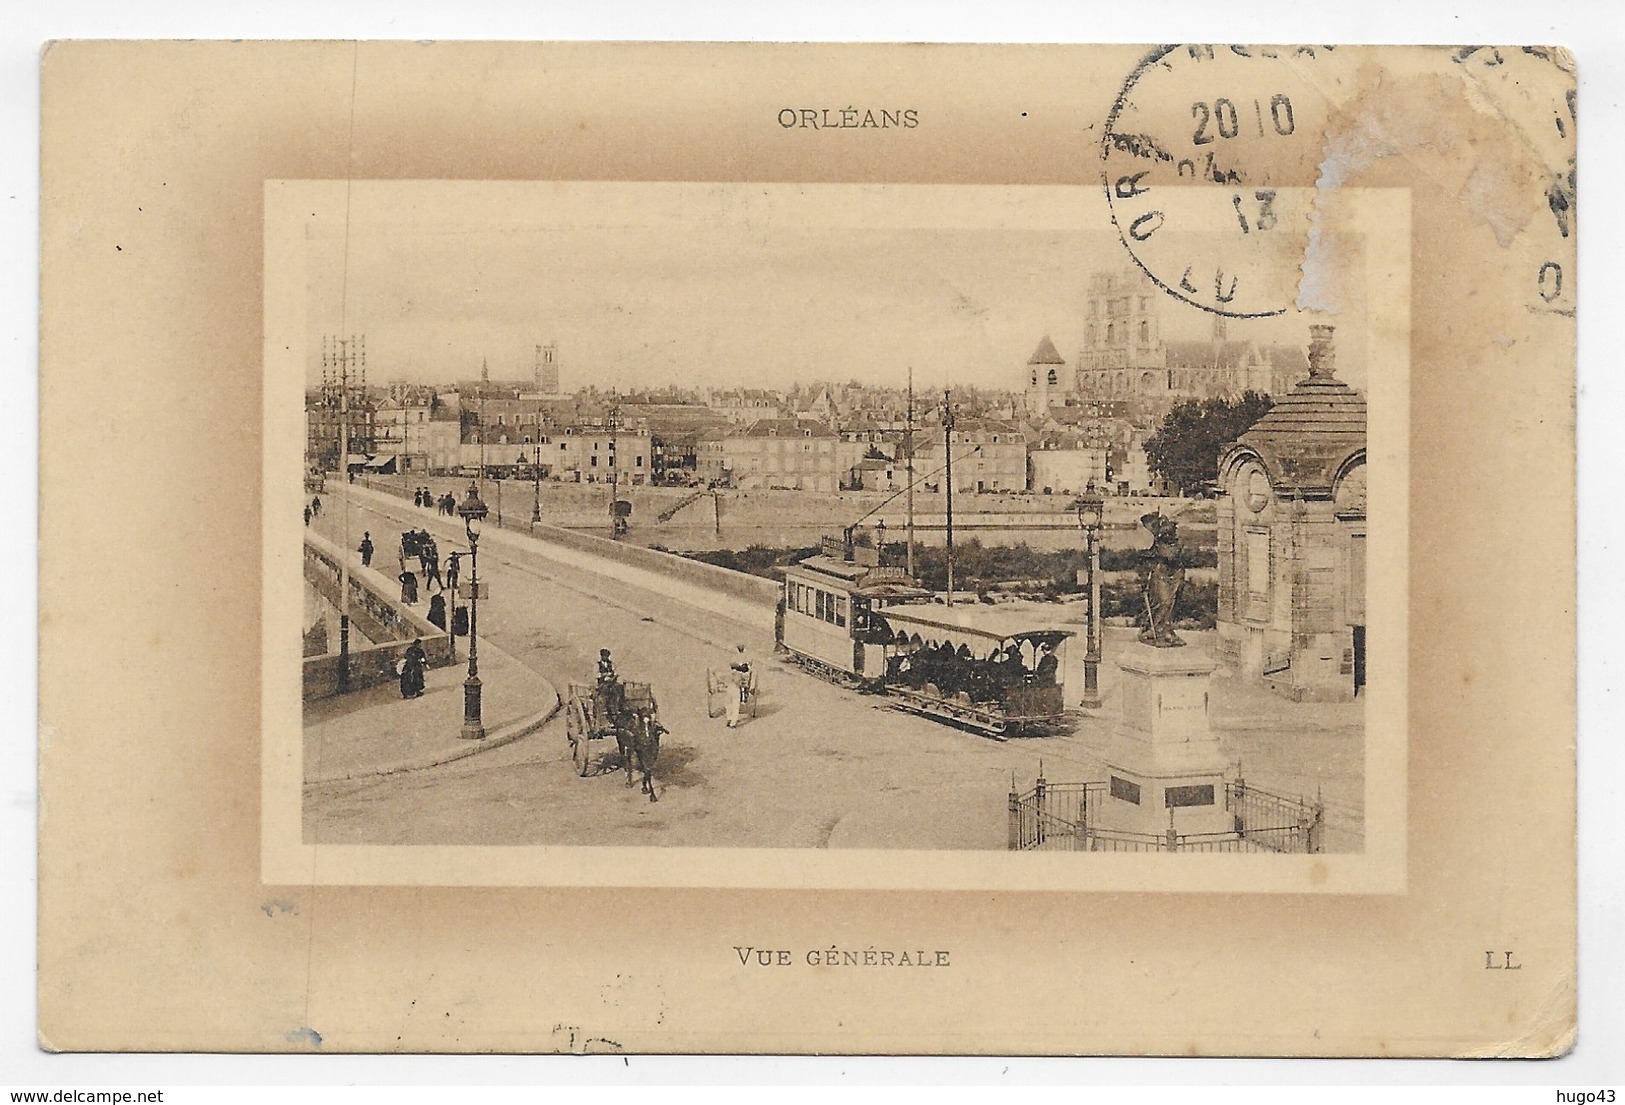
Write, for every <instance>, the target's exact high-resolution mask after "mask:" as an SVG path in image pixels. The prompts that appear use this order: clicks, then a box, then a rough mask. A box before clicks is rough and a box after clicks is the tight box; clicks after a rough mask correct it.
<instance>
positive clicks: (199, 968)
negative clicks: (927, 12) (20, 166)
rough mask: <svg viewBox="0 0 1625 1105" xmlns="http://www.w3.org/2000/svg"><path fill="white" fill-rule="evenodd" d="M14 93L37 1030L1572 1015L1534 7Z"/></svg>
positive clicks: (984, 1049)
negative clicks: (31, 311) (37, 104)
mask: <svg viewBox="0 0 1625 1105" xmlns="http://www.w3.org/2000/svg"><path fill="white" fill-rule="evenodd" d="M270 87H275V88H276V89H277V90H278V93H277V95H276V96H275V97H267V96H264V95H261V94H259V91H258V90H263V89H265V88H270ZM43 95H44V117H43V132H44V137H43V142H44V145H43V154H42V157H43V170H42V171H43V180H44V195H43V200H44V224H43V239H44V258H43V276H42V295H43V301H44V307H43V315H42V324H41V326H42V335H41V336H42V383H43V388H42V392H43V397H42V415H41V417H42V437H41V439H42V443H43V444H42V477H43V486H42V491H43V492H44V494H43V501H44V502H45V503H46V504H47V506H46V509H45V511H44V513H43V516H42V549H43V554H42V568H41V600H42V602H41V611H42V613H41V617H42V628H41V696H42V698H41V702H42V705H41V710H42V744H41V794H42V807H41V808H42V816H41V891H40V894H41V901H40V964H41V966H40V1026H41V1034H42V1039H43V1040H45V1041H46V1043H47V1044H48V1045H49V1046H51V1047H55V1048H63V1049H74V1050H98V1049H102V1050H121V1049H124V1050H217V1049H218V1050H233V1049H241V1050H314V1049H320V1050H338V1051H368V1050H400V1051H560V1050H566V1051H597V1050H625V1051H639V1052H653V1051H675V1052H716V1051H748V1052H775V1051H778V1052H815V1051H818V1052H829V1051H835V1052H853V1053H870V1052H886V1053H1001V1052H1004V1053H1067V1054H1072V1053H1080V1052H1082V1053H1103V1054H1170V1053H1180V1054H1234V1055H1316V1054H1324V1055H1547V1054H1554V1053H1557V1052H1560V1051H1562V1050H1563V1049H1564V1048H1565V1047H1567V1046H1568V1043H1569V1041H1570V1040H1571V1038H1572V1033H1573V1026H1574V997H1573V972H1574V956H1575V951H1574V920H1575V917H1574V842H1573V809H1574V799H1573V794H1574V792H1573V784H1574V778H1573V746H1572V727H1573V709H1574V707H1573V698H1572V693H1573V677H1574V666H1573V632H1572V623H1571V620H1570V617H1569V614H1568V610H1569V606H1568V603H1569V598H1568V596H1571V595H1572V588H1573V576H1572V568H1571V564H1572V559H1573V509H1572V482H1571V481H1572V458H1573V429H1572V426H1573V390H1572V388H1573V383H1572V380H1573V365H1574V323H1573V294H1574V280H1575V274H1574V245H1573V243H1574V233H1575V225H1574V215H1575V194H1574V175H1573V164H1574V162H1573V158H1574V106H1575V105H1574V98H1573V97H1574V80H1573V69H1572V63H1571V62H1570V61H1569V59H1568V58H1567V57H1566V55H1563V54H1562V53H1561V52H1557V51H1548V50H1541V49H1514V48H1501V49H1491V48H1483V49H1475V50H1462V51H1456V50H1445V49H1437V48H1349V47H1325V46H1317V47H1301V48H1288V47H1232V46H1212V47H1207V46H1180V47H1174V48H1157V49H1147V48H1136V47H1051V48H1015V47H954V46H914V47H807V46H771V45H753V46H715V45H517V44H515V45H471V44H433V45H429V44H404V43H402V44H387V43H366V44H349V43H320V44H299V43H285V44H268V43H259V44H252V43H242V44H165V43H144V44H120V43H64V44H59V45H56V46H54V47H53V48H52V49H51V50H50V51H49V53H48V54H47V56H46V60H45V64H44V69H43ZM1249 391H1250V392H1257V393H1267V394H1269V395H1270V396H1271V398H1272V400H1273V407H1272V409H1271V410H1270V412H1269V413H1268V414H1264V415H1262V417H1256V416H1257V415H1258V414H1259V411H1257V410H1254V411H1253V412H1252V413H1253V416H1254V417H1255V418H1256V420H1252V421H1251V424H1250V426H1249V425H1248V424H1246V423H1242V424H1240V425H1238V426H1237V427H1236V428H1235V429H1234V430H1233V431H1232V433H1231V434H1230V435H1228V436H1227V437H1226V438H1225V439H1224V440H1222V441H1219V442H1218V443H1217V444H1218V446H1220V447H1221V448H1220V450H1219V451H1220V452H1221V460H1220V464H1219V466H1218V467H1217V469H1216V470H1215V471H1214V472H1213V475H1212V477H1211V478H1210V479H1208V480H1206V481H1204V480H1200V479H1197V480H1193V481H1187V483H1186V484H1185V486H1182V487H1175V486H1171V485H1169V484H1168V483H1166V482H1161V481H1159V480H1158V478H1157V476H1158V473H1159V471H1160V469H1154V468H1153V466H1152V464H1151V462H1150V459H1149V456H1150V455H1151V454H1155V453H1156V451H1157V446H1156V444H1155V443H1154V441H1153V440H1152V439H1153V437H1154V435H1155V434H1156V432H1157V431H1158V430H1159V429H1161V428H1162V426H1163V420H1164V419H1165V418H1167V417H1168V416H1169V414H1170V412H1172V411H1173V410H1174V409H1175V408H1176V406H1177V405H1178V404H1180V403H1181V402H1182V401H1187V400H1192V401H1196V402H1203V401H1210V402H1218V401H1219V400H1221V399H1223V400H1226V401H1228V402H1232V403H1234V402H1237V401H1238V400H1239V397H1240V396H1241V395H1242V394H1243V393H1245V392H1249ZM87 415H88V417H87ZM109 435H111V436H112V444H113V445H115V446H116V448H117V452H118V455H120V456H122V457H126V458H128V461H129V463H128V464H127V465H126V466H125V467H124V468H123V469H122V470H121V471H119V472H116V473H111V474H109V473H105V472H102V473H99V474H98V475H97V476H96V477H95V478H94V479H92V478H90V477H89V476H88V475H87V470H86V469H85V468H84V466H83V465H82V464H81V463H80V461H79V459H78V458H83V457H84V456H87V455H91V454H93V453H95V454H100V453H103V452H105V451H106V450H107V449H108V447H109V443H110V442H109ZM1148 444H1149V445H1150V449H1149V452H1148ZM611 458H613V463H612V462H611ZM950 466H951V474H950ZM351 473H353V475H354V479H353V480H352V479H351V478H350V475H351ZM470 483H472V484H473V487H472V492H473V494H472V495H470V493H469V492H470V487H469V485H470ZM910 487H912V488H913V493H912V494H908V489H909V488H910ZM1170 491H1180V492H1185V494H1174V495H1170V494H1167V492H1170ZM424 493H427V494H428V496H429V498H430V499H431V500H432V504H431V505H429V506H424V505H421V495H422V494H424ZM415 497H418V499H419V501H414V498H415ZM175 502H195V503H200V504H206V506H207V509H206V510H200V511H196V512H194V516H195V518H196V525H195V526H194V527H193V529H192V530H191V531H190V532H188V533H187V534H186V535H184V537H183V536H182V535H181V534H180V533H179V532H178V531H173V530H169V529H166V528H163V527H153V526H152V525H151V524H150V519H151V518H153V517H157V516H160V515H161V514H162V513H163V512H164V511H166V510H169V509H171V508H172V507H173V504H174V503H175ZM63 503H73V504H74V508H73V509H72V510H67V509H64V508H62V507H60V506H56V507H53V506H52V505H51V504H63ZM620 503H625V504H627V505H626V506H625V507H621V506H619V505H616V504H620ZM1096 504H1098V505H1096ZM460 508H461V513H459V509H460ZM481 509H483V512H484V513H483V519H482V525H481V526H479V527H470V526H469V525H467V524H466V519H467V517H468V515H469V514H471V513H472V514H474V515H479V514H480V512H481ZM307 510H309V511H310V513H309V515H308V516H306V517H304V518H302V517H301V516H302V515H304V514H305V512H306V511H307ZM437 511H438V512H437ZM1096 512H1098V513H1096ZM950 515H952V517H953V523H952V524H953V526H954V527H955V528H954V534H955V541H956V545H955V554H954V558H953V560H952V561H951V562H952V563H953V564H954V565H955V569H953V570H956V571H957V573H958V574H957V575H956V576H955V577H953V580H954V581H953V582H952V583H949V582H948V577H946V576H943V575H941V574H939V573H942V572H944V571H947V570H949V569H948V564H949V563H950V559H949V557H948V554H947V544H948V533H949V528H948V527H949V521H948V520H949V517H950ZM1170 522H1171V523H1172V525H1171V526H1170V525H1169V523H1170ZM475 528H477V533H475V532H471V530H472V529H475ZM136 532H139V533H142V534H144V535H145V539H144V540H142V541H140V542H129V541H119V542H112V541H110V537H111V536H112V535H115V534H125V535H128V534H130V533H136ZM362 534H365V535H366V537H367V541H368V545H369V546H370V548H369V549H367V550H365V551H364V550H363V549H361V548H358V545H359V543H360V541H361V535H362ZM403 534H410V540H408V541H403V540H402V537H403ZM419 534H426V535H427V538H426V539H424V538H420V537H419V536H418V535H419ZM1163 535H1166V537H1164V536H1163ZM825 536H828V537H829V538H831V539H832V540H831V541H830V542H828V543H826V542H825V541H824V540H823V538H824V537H825ZM1153 536H1155V538H1156V539H1155V541H1153ZM476 537H477V542H478V543H477V545H476V543H475V538H476ZM245 538H246V540H245ZM115 544H116V546H117V547H116V548H115ZM427 546H432V548H429V547H427ZM809 551H811V553H812V555H810V556H809V555H807V554H808V552H809ZM685 552H686V553H689V554H691V555H689V556H679V555H676V554H679V553H685ZM1092 552H1095V553H1097V554H1098V555H1091V553H1092ZM454 553H455V554H458V557H457V563H458V569H459V578H458V581H457V583H456V584H455V585H453V584H452V583H451V581H450V580H449V579H448V578H447V577H448V575H449V571H450V568H451V560H452V554H454ZM693 554H698V555H699V556H701V557H704V558H705V559H708V560H710V561H711V563H709V564H707V563H704V562H703V561H702V559H698V558H697V557H696V555H693ZM476 555H477V557H478V559H477V563H476ZM752 556H754V557H755V558H756V561H757V565H756V566H758V567H759V566H760V565H761V563H762V562H763V561H764V560H776V561H777V562H778V565H777V566H778V570H777V572H773V573H765V574H752V573H750V572H748V571H738V570H735V569H736V568H739V567H745V568H748V567H751V566H752V565H751V564H748V563H744V561H745V560H748V559H749V557H752ZM1159 557H1160V560H1159ZM431 560H432V561H433V564H434V568H433V570H432V571H431V569H430V562H431ZM364 561H365V562H364ZM1017 564H1020V565H1024V566H1029V569H1030V570H1029V573H1028V575H1029V578H1025V579H1023V578H1020V577H1021V574H1022V573H1020V572H1017V571H1016V570H1015V565H1017ZM1158 564H1161V565H1162V566H1161V567H1158V566H1157V565H1158ZM1492 564H1505V565H1514V566H1517V567H1518V568H1519V574H1520V578H1521V580H1522V581H1523V582H1522V585H1521V586H1519V587H1517V588H1493V587H1486V586H1485V582H1486V580H1487V578H1488V576H1487V573H1485V572H1482V571H1474V570H1471V569H1470V568H1468V566H1477V565H1486V566H1487V565H1492ZM730 565H732V567H730ZM911 565H912V569H913V570H912V571H910V570H909V568H910V566H911ZM1033 566H1036V567H1033ZM92 567H94V570H93V571H92V570H89V569H91V568H92ZM1464 568H1468V570H1464ZM160 569H161V570H160ZM177 569H179V571H177ZM1035 572H1042V573H1047V574H1046V575H1045V576H1044V578H1042V579H1040V580H1038V581H1036V582H1035V581H1034V579H1032V578H1030V576H1031V574H1032V573H1035ZM476 575H477V577H478V580H479V582H478V584H477V585H476V583H475V577H476ZM407 576H410V577H411V579H410V582H408V580H407V579H405V578H403V577H407ZM176 580H184V581H185V585H184V586H178V585H176V583H175V581H176ZM414 590H416V591H417V592H418V593H417V594H416V595H414V594H413V591H414ZM476 595H477V598H476V597H475V596H476ZM115 596H116V598H115ZM436 598H438V599H440V602H439V604H438V606H437V605H436V604H435V599H436ZM409 600H410V601H409ZM1136 604H1143V606H1144V610H1143V612H1142V611H1141V610H1140V609H1139V607H1138V606H1137V605H1136ZM465 616H466V617H467V618H468V619H469V621H470V622H471V623H473V624H471V625H470V626H469V628H471V629H472V630H473V632H472V634H452V635H450V636H449V637H448V635H447V634H446V632H445V630H446V629H447V628H448V627H450V628H456V627H458V626H459V625H461V619H462V618H463V617H465ZM1136 617H1138V620H1139V622H1140V623H1142V624H1135V619H1136ZM1170 636H1172V637H1177V638H1180V639H1181V640H1182V641H1183V644H1182V645H1179V646H1176V647H1170V648H1157V647H1154V645H1155V644H1157V643H1162V644H1169V643H1170V641H1169V640H1168V638H1169V637H1170ZM414 640H416V641H418V642H419V643H420V645H421V646H422V647H423V650H424V651H423V655H422V663H421V685H420V684H419V683H418V682H415V680H417V679H419V674H418V672H419V666H418V660H417V658H416V655H415V654H409V650H408V647H407V646H408V645H410V644H411V643H412V642H413V641H414ZM301 642H303V648H302V649H301ZM471 643H473V645H474V646H475V647H474V648H473V649H472V650H471V648H470V644H471ZM136 645H139V647H134V646H136ZM740 646H743V649H742V650H741V648H740ZM114 649H116V650H117V654H118V655H119V657H120V661H119V662H118V663H116V664H114V663H111V662H106V663H100V664H96V665H95V666H96V668H97V670H99V671H103V672H105V675H106V678H105V680H104V682H103V683H102V685H101V686H100V689H99V690H98V693H96V694H94V695H85V694H83V693H82V680H79V679H78V678H77V677H78V674H79V673H82V671H83V670H84V665H85V662H86V661H87V659H88V660H91V661H95V659H96V658H98V657H109V656H110V655H111V651H110V650H114ZM600 649H608V650H609V651H610V653H611V655H610V656H609V657H603V656H602V655H601V653H600ZM471 651H472V652H474V655H472V656H471V655H470V653H471ZM301 652H303V655H301ZM1535 655H1538V656H1539V657H1540V660H1539V662H1538V663H1531V662H1530V658H1531V657H1532V656H1535ZM1176 657H1177V659H1175V658H1176ZM601 660H602V661H603V662H605V663H608V664H609V665H611V666H612V667H613V668H614V670H615V678H614V679H611V680H609V681H608V682H609V684H610V686H611V688H612V689H611V690H610V691H608V692H606V691H604V690H602V689H601V688H600V682H601V675H600V673H601V672H603V671H604V669H603V668H601V667H600V666H599V662H600V661H601ZM1513 672H1516V677H1515V678H1509V676H1510V675H1511V673H1513ZM644 685H647V686H648V688H649V692H648V693H645V692H644V691H643V690H642V688H643V686H644ZM616 687H624V688H625V691H626V692H627V693H626V694H625V695H624V696H623V695H619V694H618V692H617V691H616V690H614V689H613V688H616ZM72 688H81V690H71V689H72ZM420 690H421V694H420V693H419V691H420ZM657 729H658V730H660V732H659V734H658V735H659V748H658V755H656V754H655V747H654V744H653V737H654V735H655V732H656V730H657ZM1490 750H1493V752H1491V751H1490ZM627 761H631V763H632V766H633V768H635V769H639V770H622V769H623V767H624V766H625V764H626V763H627ZM645 767H646V768H647V769H648V770H647V778H645V777H644V772H643V771H642V770H641V769H642V768H645ZM623 783H625V784H627V785H624V786H623V785H622V784H623ZM177 795H182V796H184V800H183V801H176V800H175V797H176V796H177ZM1519 810H1530V811H1533V810H1540V811H1542V812H1541V814H1540V815H1539V816H1538V817H1537V816H1535V815H1533V814H1532V813H1531V814H1530V815H1528V816H1524V815H1522V814H1519V813H1516V812H1514V811H1519ZM111 825H116V826H118V831H116V832H115V831H106V829H107V827H108V826H111ZM92 826H101V827H102V828H101V829H97V830H92V828H91V827H92ZM115 903H117V905H116V906H115ZM245 963H251V964H253V965H254V966H253V968H252V970H250V971H248V972H246V973H245V972H244V971H243V970H242V966H241V965H242V964H245ZM160 964H162V965H163V970H162V971H160V970H159V969H158V965H160ZM1420 978H1425V979H1428V980H1430V982H1429V985H1428V987H1427V994H1426V995H1425V997H1418V995H1417V992H1416V988H1415V981H1416V980H1417V979H1420ZM1082 990H1087V992H1088V993H1089V994H1091V995H1093V996H1094V998H1095V999H1097V1000H1091V1001H1087V1002H1081V1003H1080V1002H1077V1001H1069V1000H1067V1001H1063V996H1064V995H1066V994H1073V993H1077V992H1080V991H1082ZM1044 993H1048V994H1052V995H1055V996H1056V1000H1057V1002H1062V1004H1055V1003H1052V1002H1049V1001H1034V1000H1032V997H1033V995H1035V994H1044ZM1057 1009H1064V1010H1065V1013H1064V1015H1055V1010H1057Z"/></svg>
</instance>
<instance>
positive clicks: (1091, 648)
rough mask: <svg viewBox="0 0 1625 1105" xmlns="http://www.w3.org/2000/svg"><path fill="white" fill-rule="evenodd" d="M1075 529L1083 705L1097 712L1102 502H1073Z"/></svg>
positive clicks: (1090, 497) (1088, 498)
mask: <svg viewBox="0 0 1625 1105" xmlns="http://www.w3.org/2000/svg"><path fill="white" fill-rule="evenodd" d="M1077 509H1078V528H1079V529H1081V530H1083V534H1084V541H1085V547H1086V549H1087V555H1088V558H1089V560H1088V572H1089V575H1088V579H1089V622H1088V625H1087V626H1086V627H1085V630H1084V652H1083V701H1082V703H1081V705H1082V706H1084V708H1086V709H1090V710H1098V709H1099V708H1100V625H1101V618H1100V536H1101V529H1102V527H1103V526H1104V525H1105V522H1106V500H1105V499H1103V498H1101V497H1100V496H1099V495H1095V494H1088V495H1085V496H1083V497H1082V498H1081V499H1079V500H1078V502H1077Z"/></svg>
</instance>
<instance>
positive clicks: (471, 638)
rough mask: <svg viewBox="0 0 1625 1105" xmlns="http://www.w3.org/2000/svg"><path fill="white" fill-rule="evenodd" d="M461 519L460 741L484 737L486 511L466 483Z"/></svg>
mask: <svg viewBox="0 0 1625 1105" xmlns="http://www.w3.org/2000/svg"><path fill="white" fill-rule="evenodd" d="M457 513H458V514H461V515H462V516H463V528H464V529H465V530H466V531H467V533H468V553H469V580H468V584H469V586H468V589H469V593H470V595H471V598H470V600H469V612H468V678H467V679H465V680H463V732H462V737H463V739H464V740H480V739H482V738H484V736H485V725H484V723H483V722H482V721H481V720H480V637H479V634H480V525H481V523H482V522H484V521H485V515H486V507H485V503H484V502H483V501H482V500H481V499H480V490H479V488H478V487H477V486H475V485H474V484H472V483H470V484H469V485H468V495H467V496H466V497H465V498H464V499H463V501H462V502H461V503H459V504H458V505H457Z"/></svg>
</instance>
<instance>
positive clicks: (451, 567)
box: [446, 552, 463, 591]
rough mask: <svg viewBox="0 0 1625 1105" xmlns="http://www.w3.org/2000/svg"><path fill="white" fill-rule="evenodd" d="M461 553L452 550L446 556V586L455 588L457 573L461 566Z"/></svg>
mask: <svg viewBox="0 0 1625 1105" xmlns="http://www.w3.org/2000/svg"><path fill="white" fill-rule="evenodd" d="M462 560H463V554H462V553H460V552H454V553H452V554H451V555H450V556H449V557H447V558H446V586H447V587H448V588H450V589H451V590H453V591H455V590H457V573H458V571H459V570H460V569H461V567H462Z"/></svg>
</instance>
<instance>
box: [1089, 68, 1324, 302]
mask: <svg viewBox="0 0 1625 1105" xmlns="http://www.w3.org/2000/svg"><path fill="white" fill-rule="evenodd" d="M1328 50H1330V47H1324V46H1296V47H1252V46H1164V47H1160V48H1158V49H1157V50H1155V51H1153V52H1152V53H1151V54H1149V55H1148V56H1147V57H1146V58H1145V59H1144V60H1143V61H1142V62H1141V63H1140V64H1139V65H1138V66H1137V67H1136V68H1135V70H1134V72H1133V73H1131V74H1130V75H1129V78H1128V80H1127V81H1126V82H1125V83H1124V85H1123V90H1122V92H1121V94H1119V96H1118V97H1117V100H1116V102H1115V103H1114V104H1113V105H1112V110H1111V114H1110V115H1109V116H1108V117H1107V120H1106V128H1105V137H1104V139H1103V140H1102V147H1101V160H1102V164H1103V171H1102V183H1103V184H1104V185H1105V188H1106V202H1107V203H1108V205H1109V206H1110V208H1111V217H1112V223H1113V225H1115V226H1116V227H1117V232H1118V235H1119V236H1120V237H1121V238H1122V241H1123V245H1124V247H1125V248H1127V250H1128V252H1129V255H1130V256H1131V257H1133V259H1134V262H1135V264H1137V265H1138V266H1139V267H1140V268H1141V269H1143V270H1144V271H1145V273H1146V275H1147V276H1149V277H1150V278H1151V279H1152V280H1153V281H1154V282H1155V283H1156V284H1157V285H1158V286H1159V287H1161V288H1162V289H1163V290H1164V291H1166V292H1168V294H1170V295H1172V296H1175V297H1176V298H1178V299H1181V300H1184V301H1185V302H1186V303H1189V304H1191V305H1193V306H1196V307H1201V308H1202V309H1204V310H1207V311H1212V312H1214V313H1215V314H1220V315H1227V316H1230V317H1232V318H1262V317H1266V316H1270V315H1279V314H1283V313H1284V312H1286V311H1287V310H1289V309H1291V307H1292V306H1293V302H1294V299H1295V296H1296V289H1297V279H1298V275H1299V266H1300V264H1301V262H1302V260H1303V254H1304V249H1305V247H1306V245H1307V242H1308V233H1309V214H1310V208H1311V204H1312V200H1313V186H1314V185H1315V183H1316V179H1317V176H1318V175H1319V157H1320V147H1321V144H1322V139H1323V137H1324V135H1325V130H1326V108H1325V106H1324V105H1325V98H1324V96H1323V95H1322V94H1321V93H1320V92H1319V91H1318V90H1317V88H1316V86H1315V84H1314V83H1313V81H1312V78H1313V76H1314V75H1315V74H1314V69H1315V65H1316V62H1317V59H1319V58H1320V57H1321V56H1322V55H1323V54H1324V53H1325V52H1326V51H1328Z"/></svg>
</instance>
